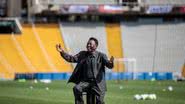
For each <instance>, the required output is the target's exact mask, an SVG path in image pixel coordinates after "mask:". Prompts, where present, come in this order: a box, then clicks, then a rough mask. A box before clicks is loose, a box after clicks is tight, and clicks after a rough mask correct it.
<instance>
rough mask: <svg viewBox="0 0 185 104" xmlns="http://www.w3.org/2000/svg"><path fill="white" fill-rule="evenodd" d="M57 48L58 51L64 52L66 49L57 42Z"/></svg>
mask: <svg viewBox="0 0 185 104" xmlns="http://www.w3.org/2000/svg"><path fill="white" fill-rule="evenodd" d="M56 50H57V51H58V52H64V49H62V47H61V45H60V44H56Z"/></svg>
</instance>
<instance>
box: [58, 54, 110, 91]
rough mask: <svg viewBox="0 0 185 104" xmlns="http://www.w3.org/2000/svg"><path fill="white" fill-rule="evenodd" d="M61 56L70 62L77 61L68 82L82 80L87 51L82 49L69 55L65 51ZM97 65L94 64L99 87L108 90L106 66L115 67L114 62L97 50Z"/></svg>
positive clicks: (94, 72)
mask: <svg viewBox="0 0 185 104" xmlns="http://www.w3.org/2000/svg"><path fill="white" fill-rule="evenodd" d="M60 54H61V56H62V57H63V58H64V59H65V60H66V61H68V62H73V63H77V65H76V67H75V69H74V71H73V73H72V75H71V77H70V79H69V80H68V82H73V83H76V84H77V83H79V82H80V81H82V72H81V71H82V70H83V68H82V65H83V64H84V60H86V58H87V56H88V52H87V51H81V52H79V53H78V54H76V55H75V56H72V55H69V54H67V53H65V52H61V53H60ZM94 56H95V65H94V66H93V67H94V68H93V74H94V78H95V81H96V83H97V85H98V87H99V89H100V90H101V91H102V92H104V91H106V90H107V88H106V82H105V66H106V67H108V68H113V65H114V64H113V63H110V61H109V60H108V58H107V56H106V55H105V54H104V53H101V52H98V51H96V52H95V54H94Z"/></svg>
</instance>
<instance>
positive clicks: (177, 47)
mask: <svg viewBox="0 0 185 104" xmlns="http://www.w3.org/2000/svg"><path fill="white" fill-rule="evenodd" d="M183 27H184V23H157V22H156V23H155V24H151V23H148V24H146V23H144V22H142V23H123V22H122V24H121V28H122V30H123V31H122V42H123V48H124V56H125V57H135V58H136V60H137V71H139V72H179V73H180V72H181V69H182V66H183V64H184V59H183V58H181V57H183V56H184V53H183V50H184V48H183V47H184V46H183V45H184V44H185V42H184V41H183V40H184V39H185V37H184V35H183V33H184V30H183V29H182V28H183ZM141 53H142V54H141ZM153 65H154V66H153Z"/></svg>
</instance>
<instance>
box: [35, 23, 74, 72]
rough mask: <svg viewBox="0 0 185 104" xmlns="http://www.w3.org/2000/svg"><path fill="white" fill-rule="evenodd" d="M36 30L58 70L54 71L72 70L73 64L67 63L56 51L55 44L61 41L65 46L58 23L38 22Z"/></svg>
mask: <svg viewBox="0 0 185 104" xmlns="http://www.w3.org/2000/svg"><path fill="white" fill-rule="evenodd" d="M35 27H36V31H37V32H38V35H39V37H40V39H41V41H42V43H43V46H44V47H45V49H46V52H47V53H48V56H49V57H50V61H51V62H52V63H53V65H54V67H55V68H56V70H53V71H52V72H72V66H71V64H69V63H67V62H66V61H64V60H63V59H61V57H60V56H59V54H58V52H56V49H55V45H56V44H57V43H61V46H62V47H63V48H65V44H64V40H63V38H62V37H61V36H62V35H61V33H62V32H60V31H62V30H60V27H59V25H58V24H36V25H35Z"/></svg>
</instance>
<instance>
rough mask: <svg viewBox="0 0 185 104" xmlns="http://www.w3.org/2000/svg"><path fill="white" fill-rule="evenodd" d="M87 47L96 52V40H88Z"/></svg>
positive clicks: (88, 49)
mask: <svg viewBox="0 0 185 104" xmlns="http://www.w3.org/2000/svg"><path fill="white" fill-rule="evenodd" d="M86 48H87V51H89V52H94V51H95V50H96V48H97V46H96V43H95V41H94V40H89V41H88V42H87V46H86Z"/></svg>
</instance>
